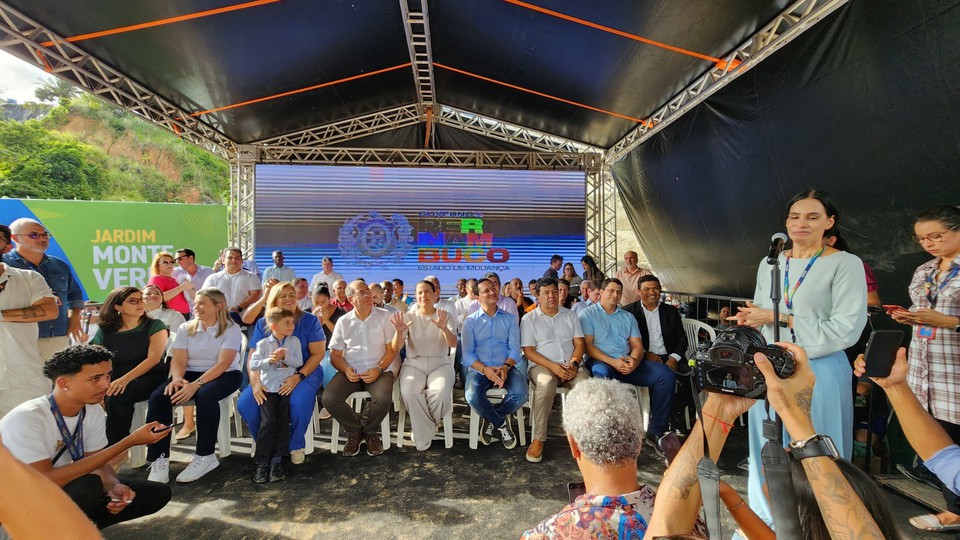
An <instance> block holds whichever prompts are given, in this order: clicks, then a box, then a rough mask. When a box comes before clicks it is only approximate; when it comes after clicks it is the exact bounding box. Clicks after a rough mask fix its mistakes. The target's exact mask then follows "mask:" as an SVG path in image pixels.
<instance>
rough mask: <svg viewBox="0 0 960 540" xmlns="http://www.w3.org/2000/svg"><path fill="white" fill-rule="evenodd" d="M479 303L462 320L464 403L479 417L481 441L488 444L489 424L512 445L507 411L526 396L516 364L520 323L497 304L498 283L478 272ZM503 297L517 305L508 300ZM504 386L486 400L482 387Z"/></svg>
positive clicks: (514, 442)
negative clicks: (501, 391) (480, 276)
mask: <svg viewBox="0 0 960 540" xmlns="http://www.w3.org/2000/svg"><path fill="white" fill-rule="evenodd" d="M477 288H478V290H479V292H480V295H479V296H480V304H481V305H482V309H481V310H480V311H476V312H474V313H473V314H472V315H470V316H469V317H467V318H466V320H465V321H464V322H463V332H462V334H461V337H462V339H463V365H464V367H466V368H469V369H468V371H467V375H466V378H465V382H464V396H465V397H466V400H467V403H468V404H470V406H471V407H473V409H474V410H475V411H477V414H479V415H480V417H481V419H482V420H481V425H480V442H482V443H483V444H485V445H486V444H490V440H491V437H492V436H493V430H494V429H497V430H498V431H499V432H500V441H501V442H502V443H503V446H505V447H506V448H508V449H511V448H515V447H516V446H517V438H516V436H515V435H514V434H513V428H512V427H511V426H510V415H511V414H513V413H515V412H516V411H517V409H519V408H520V407H522V406H523V404H524V403H525V402H526V401H527V376H526V373H521V372H520V370H519V369H518V367H517V362H519V361H520V328H519V327H518V325H517V319H516V317H514V316H512V315H510V314H508V313H506V312H505V311H503V310H502V309H500V308H499V307H497V302H498V301H499V299H500V298H501V297H500V294H499V292H498V287H497V283H496V282H494V281H493V280H490V279H487V278H483V279H481V280H480V281H478V282H477ZM508 301H509V302H510V303H511V304H513V305H514V307H516V304H515V303H514V302H513V301H512V300H509V299H508ZM493 387H497V388H503V389H505V390H506V391H507V394H506V396H504V397H503V399H502V400H501V401H500V402H499V403H496V404H494V403H491V401H490V398H488V397H487V390H490V389H491V388H493Z"/></svg>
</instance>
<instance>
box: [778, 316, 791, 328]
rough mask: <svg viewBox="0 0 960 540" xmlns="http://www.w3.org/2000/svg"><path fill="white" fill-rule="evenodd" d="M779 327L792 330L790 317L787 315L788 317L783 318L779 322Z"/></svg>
mask: <svg viewBox="0 0 960 540" xmlns="http://www.w3.org/2000/svg"><path fill="white" fill-rule="evenodd" d="M777 325H778V326H779V327H780V328H790V316H789V315H787V316H786V317H781V318H780V320H779V321H778V322H777Z"/></svg>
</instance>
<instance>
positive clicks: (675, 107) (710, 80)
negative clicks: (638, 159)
mask: <svg viewBox="0 0 960 540" xmlns="http://www.w3.org/2000/svg"><path fill="white" fill-rule="evenodd" d="M847 1H848V0H798V1H796V2H793V3H792V4H790V5H789V6H787V8H786V9H784V10H783V11H782V12H781V13H780V14H779V15H777V16H776V17H774V18H773V20H772V21H770V23H768V24H767V25H766V26H764V27H763V28H761V29H760V31H758V32H757V33H755V34H754V35H753V36H752V37H750V39H748V40H747V41H745V42H744V43H742V44H741V45H739V46H738V47H736V48H735V49H734V50H733V52H731V53H730V54H728V55H727V56H726V58H724V60H723V61H722V62H719V63H717V64H716V65H714V66H713V67H712V68H711V69H710V70H709V71H707V72H706V73H705V74H703V75H702V76H700V77H698V78H697V79H696V80H695V81H694V82H693V83H692V84H690V85H689V86H687V87H686V88H684V89H683V90H681V91H680V93H679V94H677V95H676V96H674V97H673V98H672V99H670V101H668V102H667V103H666V104H665V105H664V106H662V107H660V108H659V109H657V110H656V111H655V112H654V113H653V114H652V115H650V117H649V118H648V119H647V121H646V122H643V123H642V124H641V125H639V126H637V127H636V128H634V129H633V130H632V131H630V132H629V133H627V135H626V136H624V137H623V138H622V139H620V140H619V141H617V142H616V143H614V144H613V145H612V146H611V147H610V148H609V149H608V150H607V155H606V161H607V163H608V164H613V163H616V162H617V161H619V160H620V159H621V158H623V156H625V155H627V153H629V152H630V151H631V150H633V149H634V148H636V147H638V146H640V144H642V143H643V142H644V141H646V140H647V139H649V138H650V137H651V136H652V135H653V134H654V133H657V132H658V131H660V130H661V129H663V128H665V127H666V126H668V125H670V124H671V123H672V122H673V121H674V120H676V119H677V118H680V117H681V116H683V115H684V114H685V113H686V112H687V111H689V110H690V109H692V108H693V107H695V106H696V105H698V104H699V103H700V102H702V101H704V100H705V99H707V98H708V97H710V96H711V95H713V94H714V93H716V92H717V91H718V90H720V89H721V88H723V87H724V86H726V85H728V84H730V83H731V82H732V81H733V80H734V79H736V78H737V77H739V76H741V75H743V74H744V73H746V72H747V71H749V70H750V69H751V68H753V67H754V66H756V65H757V64H759V63H760V62H761V61H762V60H763V59H764V58H766V57H768V56H770V55H771V54H773V53H774V52H776V51H777V50H778V49H780V48H781V47H783V46H784V45H786V44H787V43H790V42H791V41H793V40H794V39H795V38H796V37H797V36H799V35H800V34H802V33H803V32H804V31H806V30H807V29H809V28H810V27H812V26H813V25H814V24H816V23H817V22H818V21H820V20H821V19H823V18H824V17H826V16H827V15H829V14H831V13H833V12H834V11H835V10H837V9H838V8H840V7H841V6H843V5H844V4H846V3H847Z"/></svg>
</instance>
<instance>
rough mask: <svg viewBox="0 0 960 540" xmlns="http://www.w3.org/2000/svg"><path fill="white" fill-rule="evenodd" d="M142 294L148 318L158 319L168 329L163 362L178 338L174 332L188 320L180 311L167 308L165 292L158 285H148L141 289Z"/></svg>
mask: <svg viewBox="0 0 960 540" xmlns="http://www.w3.org/2000/svg"><path fill="white" fill-rule="evenodd" d="M140 292H141V293H143V309H144V310H145V311H146V313H147V317H150V318H151V319H157V320H158V321H160V322H162V323H163V324H164V326H166V327H167V345H166V347H164V349H163V352H164V357H163V360H164V361H165V360H166V355H167V354H168V353H169V351H170V345H172V344H173V340H174V339H176V337H177V336H176V334H174V332H176V330H177V328H180V325H181V324H183V323H185V322H187V320H186V319H185V318H184V317H183V315H181V314H180V312H179V311H174V310H172V309H170V308H169V307H167V303H166V302H165V301H164V300H163V292H162V291H161V290H160V288H159V287H157V286H156V285H147V286H146V287H144V288H142V289H140Z"/></svg>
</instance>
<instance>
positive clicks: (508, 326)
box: [460, 308, 521, 369]
mask: <svg viewBox="0 0 960 540" xmlns="http://www.w3.org/2000/svg"><path fill="white" fill-rule="evenodd" d="M460 336H461V339H462V340H463V365H464V366H466V367H468V368H470V366H471V365H472V364H473V363H474V362H475V361H477V360H479V361H480V363H482V364H483V365H485V366H493V367H499V366H501V365H503V363H504V362H505V361H506V360H507V358H511V359H513V361H514V362H520V359H521V357H520V325H519V324H517V319H516V318H515V317H514V316H513V315H510V314H509V313H507V312H505V311H503V310H502V309H499V308H497V312H496V313H494V314H493V317H491V316H490V315H487V313H486V312H485V311H483V310H482V309H481V310H480V311H477V312H474V313H472V314H471V315H470V316H469V317H467V318H466V319H465V320H464V321H463V330H462V331H461V333H460ZM470 369H473V368H470Z"/></svg>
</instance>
